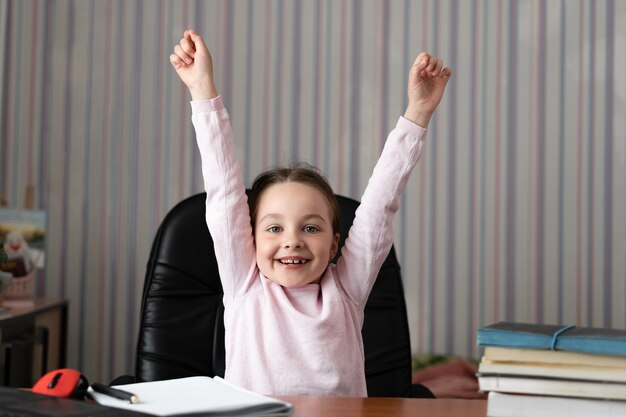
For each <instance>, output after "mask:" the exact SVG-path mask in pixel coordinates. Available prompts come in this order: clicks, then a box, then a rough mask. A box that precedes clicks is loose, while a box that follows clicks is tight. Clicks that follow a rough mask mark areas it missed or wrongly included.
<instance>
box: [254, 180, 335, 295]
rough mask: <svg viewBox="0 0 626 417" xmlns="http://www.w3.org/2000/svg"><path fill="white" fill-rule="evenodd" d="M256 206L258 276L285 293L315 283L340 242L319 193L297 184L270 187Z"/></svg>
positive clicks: (326, 205)
mask: <svg viewBox="0 0 626 417" xmlns="http://www.w3.org/2000/svg"><path fill="white" fill-rule="evenodd" d="M257 207H258V209H257V217H256V221H255V235H254V239H255V244H256V261H257V265H258V266H259V269H260V271H261V273H263V275H264V276H265V277H267V278H268V279H270V280H272V281H273V282H275V283H276V284H279V285H282V286H283V287H287V288H296V287H301V286H303V285H306V284H311V283H319V281H320V279H321V277H322V274H323V273H324V270H325V269H326V267H327V266H328V263H329V262H330V261H331V260H332V259H333V257H334V256H335V253H336V252H337V247H338V242H339V234H338V233H336V234H334V233H333V228H332V221H331V219H330V209H329V207H328V204H327V203H326V199H325V198H324V196H323V194H322V193H321V192H320V191H319V190H317V189H315V188H313V187H311V186H309V185H306V184H302V183H298V182H286V183H280V184H274V185H272V186H270V187H269V188H267V189H266V190H265V191H263V193H262V194H261V196H260V199H259V201H258V206H257Z"/></svg>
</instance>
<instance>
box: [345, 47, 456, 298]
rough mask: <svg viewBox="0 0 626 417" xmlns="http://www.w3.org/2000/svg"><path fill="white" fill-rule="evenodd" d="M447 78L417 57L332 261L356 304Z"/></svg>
mask: <svg viewBox="0 0 626 417" xmlns="http://www.w3.org/2000/svg"><path fill="white" fill-rule="evenodd" d="M451 74H452V72H451V71H450V69H449V68H446V67H444V65H443V63H442V61H441V60H439V59H437V58H435V57H433V56H431V55H430V54H428V53H421V54H419V55H418V56H417V58H416V59H415V62H414V63H413V66H412V67H411V70H410V73H409V77H408V95H409V104H408V106H407V109H406V112H405V114H404V117H400V118H399V120H398V124H397V125H396V127H395V129H393V130H392V131H391V133H390V134H389V136H388V138H387V142H386V143H385V147H384V149H383V152H382V154H381V156H380V158H379V159H378V162H377V163H376V167H375V168H374V172H373V173H372V176H371V177H370V180H369V182H368V185H367V188H366V190H365V193H364V194H363V196H362V197H361V205H360V206H359V208H358V210H357V212H356V215H355V218H354V222H353V224H352V227H351V228H350V232H349V234H348V238H347V239H346V242H345V246H344V247H343V249H342V250H341V253H342V257H341V259H339V261H338V262H337V269H338V271H339V273H340V276H341V277H342V280H341V285H343V286H344V288H345V289H346V292H347V293H348V294H351V295H352V296H353V299H354V301H355V302H356V303H357V304H363V305H364V304H365V302H366V300H367V297H368V295H369V292H370V290H371V288H372V286H373V285H374V281H375V279H376V277H377V276H378V272H379V270H380V267H381V265H382V263H383V262H384V260H385V258H386V257H387V255H388V254H389V250H390V249H391V245H392V244H393V224H392V223H393V218H394V216H395V213H396V212H397V210H398V208H399V206H400V204H399V200H400V195H401V194H402V192H403V190H404V187H405V185H406V183H407V181H408V179H409V175H410V174H411V171H412V170H413V168H414V167H415V164H416V163H417V161H418V159H419V156H420V154H421V151H422V146H423V143H424V139H425V137H426V128H427V127H428V123H429V122H430V118H431V116H432V114H433V113H434V111H435V109H436V108H437V105H438V104H439V102H440V101H441V98H442V96H443V92H444V89H445V86H446V84H447V82H448V80H449V79H450V76H451ZM344 277H346V279H344Z"/></svg>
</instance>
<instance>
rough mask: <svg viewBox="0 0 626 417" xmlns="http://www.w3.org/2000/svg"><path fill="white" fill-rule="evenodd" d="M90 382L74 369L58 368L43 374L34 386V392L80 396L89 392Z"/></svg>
mask: <svg viewBox="0 0 626 417" xmlns="http://www.w3.org/2000/svg"><path fill="white" fill-rule="evenodd" d="M87 388H89V382H88V381H87V378H85V377H84V376H83V375H82V374H81V373H80V372H78V371H76V370H74V369H68V368H64V369H56V370H54V371H50V372H48V373H47V374H45V375H44V376H42V377H41V378H40V379H39V381H37V383H35V385H34V386H33V392H36V393H39V394H46V395H53V396H55V397H65V398H79V399H82V398H84V397H85V395H86V394H87Z"/></svg>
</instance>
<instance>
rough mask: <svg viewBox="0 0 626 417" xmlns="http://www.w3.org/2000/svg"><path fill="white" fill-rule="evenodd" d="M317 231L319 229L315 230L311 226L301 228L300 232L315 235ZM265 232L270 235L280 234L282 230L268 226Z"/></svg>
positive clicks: (278, 227)
mask: <svg viewBox="0 0 626 417" xmlns="http://www.w3.org/2000/svg"><path fill="white" fill-rule="evenodd" d="M319 230H320V229H319V228H317V227H316V226H311V225H309V226H304V227H303V228H302V231H303V232H305V233H317V232H319ZM267 231H268V232H270V233H280V232H282V231H283V228H282V227H280V226H270V227H268V228H267Z"/></svg>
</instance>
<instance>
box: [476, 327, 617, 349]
mask: <svg viewBox="0 0 626 417" xmlns="http://www.w3.org/2000/svg"><path fill="white" fill-rule="evenodd" d="M477 342H478V346H482V347H486V346H497V347H508V348H517V349H549V350H565V351H571V352H583V353H594V354H601V355H614V356H626V330H621V329H603V328H594V327H577V326H574V325H569V326H563V325H553V324H535V323H513V322H505V321H501V322H498V323H494V324H491V325H489V326H484V327H481V328H479V329H478V339H477Z"/></svg>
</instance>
